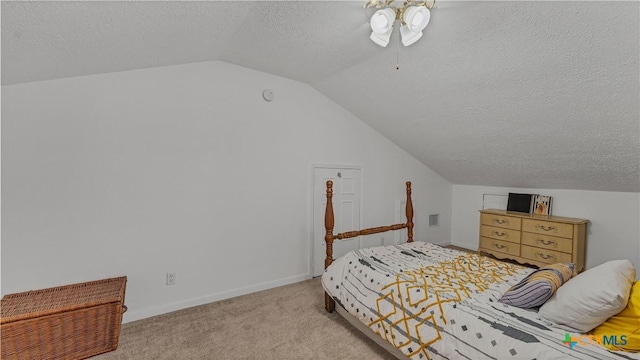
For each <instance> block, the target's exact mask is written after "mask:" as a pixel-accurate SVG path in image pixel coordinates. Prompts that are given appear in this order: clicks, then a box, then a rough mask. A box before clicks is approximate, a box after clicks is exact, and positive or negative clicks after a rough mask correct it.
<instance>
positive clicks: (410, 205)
mask: <svg viewBox="0 0 640 360" xmlns="http://www.w3.org/2000/svg"><path fill="white" fill-rule="evenodd" d="M406 214H407V242H413V203H412V202H411V181H407V208H406Z"/></svg>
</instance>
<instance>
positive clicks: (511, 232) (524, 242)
mask: <svg viewBox="0 0 640 360" xmlns="http://www.w3.org/2000/svg"><path fill="white" fill-rule="evenodd" d="M588 223H589V220H584V219H574V218H567V217H560V216H539V215H529V214H525V213H517V212H511V211H504V210H480V247H479V248H478V252H484V253H488V254H491V255H493V256H495V257H497V258H499V259H511V260H514V261H517V262H518V263H521V264H531V265H536V266H539V267H542V266H545V265H547V264H553V263H558V262H572V263H575V264H576V267H575V272H576V273H577V272H580V271H583V270H584V264H585V246H586V241H587V224H588Z"/></svg>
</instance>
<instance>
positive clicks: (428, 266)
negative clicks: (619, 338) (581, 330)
mask: <svg viewBox="0 0 640 360" xmlns="http://www.w3.org/2000/svg"><path fill="white" fill-rule="evenodd" d="M531 271H532V270H531V269H528V268H525V267H522V266H519V265H512V264H509V263H505V262H501V261H497V260H493V259H491V258H488V257H485V256H478V255H477V254H472V253H466V252H460V251H456V250H453V249H447V248H443V247H440V246H437V245H433V244H429V243H423V242H414V243H407V244H402V245H396V246H386V247H375V248H369V249H360V250H355V251H352V252H350V253H348V254H347V255H345V256H343V257H341V258H339V259H337V260H336V261H334V262H333V264H332V265H331V266H330V267H329V268H328V269H327V271H325V273H324V275H323V276H322V284H323V286H324V288H325V290H326V291H327V292H328V293H329V294H331V296H332V297H333V298H334V299H335V300H336V303H337V304H338V306H342V307H343V308H345V309H346V310H347V311H348V312H349V313H351V314H352V315H353V316H355V317H357V318H358V319H359V320H360V321H362V322H363V323H365V324H366V325H367V326H369V328H371V329H372V330H373V331H374V332H375V333H377V334H378V335H380V336H381V337H382V338H384V339H385V340H386V341H387V342H389V343H391V344H393V345H394V346H395V347H396V348H398V349H400V350H401V351H402V352H403V353H404V354H406V355H407V356H408V357H410V358H411V359H474V360H475V359H498V360H502V359H538V360H547V359H598V360H599V359H638V356H637V354H630V353H620V352H612V351H608V350H607V349H606V348H604V347H602V346H599V345H597V344H591V345H590V344H586V343H585V342H586V340H585V342H582V343H579V344H578V345H577V344H576V342H574V343H573V345H572V344H571V337H574V339H577V336H578V335H579V334H568V333H566V332H565V331H564V330H560V329H556V328H551V327H549V326H547V325H545V324H544V323H543V322H542V320H540V319H538V318H537V313H536V312H535V311H532V310H524V309H519V308H515V307H512V306H509V305H506V304H502V303H498V299H499V298H500V296H501V295H502V293H503V292H504V291H505V290H506V289H508V288H509V287H510V286H512V285H514V284H516V283H517V282H518V281H519V280H520V279H522V278H523V277H524V276H526V275H527V274H529V273H530V272H531ZM567 336H568V337H567ZM567 340H568V341H567Z"/></svg>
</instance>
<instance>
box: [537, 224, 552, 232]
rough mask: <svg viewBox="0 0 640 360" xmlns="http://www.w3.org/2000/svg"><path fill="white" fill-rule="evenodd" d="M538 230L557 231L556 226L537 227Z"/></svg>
mask: <svg viewBox="0 0 640 360" xmlns="http://www.w3.org/2000/svg"><path fill="white" fill-rule="evenodd" d="M536 228H538V229H540V230H542V231H552V230H556V227H555V226H549V227H547V226H544V225H536Z"/></svg>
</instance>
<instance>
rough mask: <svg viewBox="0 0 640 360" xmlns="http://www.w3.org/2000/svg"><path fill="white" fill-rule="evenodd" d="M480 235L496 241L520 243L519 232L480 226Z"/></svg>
mask: <svg viewBox="0 0 640 360" xmlns="http://www.w3.org/2000/svg"><path fill="white" fill-rule="evenodd" d="M480 235H481V236H484V237H488V238H492V239H496V240H504V241H509V242H513V243H517V244H519V243H520V231H518V230H510V229H503V228H499V227H493V226H486V225H482V227H480Z"/></svg>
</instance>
